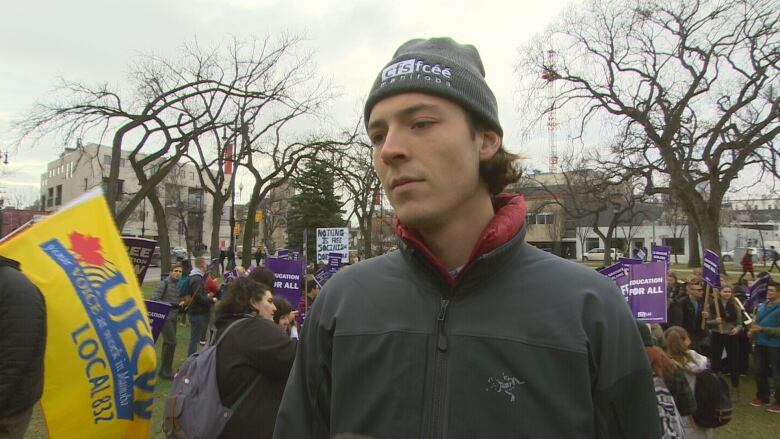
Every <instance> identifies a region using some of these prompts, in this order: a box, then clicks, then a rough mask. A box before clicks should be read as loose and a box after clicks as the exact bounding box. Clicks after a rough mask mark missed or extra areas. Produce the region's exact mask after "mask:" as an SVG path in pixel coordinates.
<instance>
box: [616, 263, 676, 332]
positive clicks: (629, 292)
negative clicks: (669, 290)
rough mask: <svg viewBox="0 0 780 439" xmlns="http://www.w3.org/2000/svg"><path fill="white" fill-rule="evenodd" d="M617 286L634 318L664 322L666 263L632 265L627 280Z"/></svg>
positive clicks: (651, 321)
mask: <svg viewBox="0 0 780 439" xmlns="http://www.w3.org/2000/svg"><path fill="white" fill-rule="evenodd" d="M618 286H620V291H621V292H622V293H623V297H625V298H626V301H627V302H628V306H629V307H630V308H631V312H632V313H633V314H634V318H635V319H637V320H640V321H643V322H646V323H665V322H666V309H667V308H666V263H664V262H661V261H658V262H649V263H647V264H636V265H632V266H631V267H630V269H629V273H628V282H626V283H624V284H623V285H620V284H619V285H618Z"/></svg>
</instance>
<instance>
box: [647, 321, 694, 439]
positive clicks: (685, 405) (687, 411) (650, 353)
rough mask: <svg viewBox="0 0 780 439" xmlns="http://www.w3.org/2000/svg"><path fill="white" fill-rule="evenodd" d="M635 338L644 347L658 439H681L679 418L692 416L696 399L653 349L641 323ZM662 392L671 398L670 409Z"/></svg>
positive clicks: (660, 352)
mask: <svg viewBox="0 0 780 439" xmlns="http://www.w3.org/2000/svg"><path fill="white" fill-rule="evenodd" d="M637 327H638V328H639V335H640V336H641V337H642V343H643V344H644V345H645V353H646V354H647V360H648V361H649V362H650V368H651V369H652V371H653V380H654V382H655V392H656V398H657V400H658V404H659V413H660V414H661V430H662V434H663V435H662V437H683V436H682V434H683V433H682V430H683V424H682V419H681V417H682V416H689V415H692V414H693V413H694V412H695V411H696V399H695V398H694V397H693V393H692V392H691V389H690V387H688V381H687V380H686V379H685V373H684V372H683V370H682V369H681V368H679V367H677V365H676V364H675V363H674V360H672V359H671V357H669V355H668V354H667V353H666V352H665V351H664V350H663V349H661V348H660V347H658V346H655V345H654V341H653V340H652V337H651V335H650V330H649V329H648V328H647V325H645V324H644V323H642V322H637ZM666 392H668V393H669V395H671V397H672V401H671V407H670V406H669V405H668V403H669V401H665V398H664V395H665V394H666Z"/></svg>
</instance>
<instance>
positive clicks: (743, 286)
mask: <svg viewBox="0 0 780 439" xmlns="http://www.w3.org/2000/svg"><path fill="white" fill-rule="evenodd" d="M747 282H748V281H747V279H743V280H742V282H738V283H734V284H733V285H732V291H733V296H734V300H739V302H740V303H742V304H743V305H744V304H745V302H746V301H747ZM721 285H726V283H725V282H722V283H721ZM737 341H738V344H739V375H740V376H746V375H747V373H748V369H749V366H750V356H751V354H752V353H753V343H751V342H750V338H748V332H747V331H745V330H743V331H740V333H739V334H738V335H737Z"/></svg>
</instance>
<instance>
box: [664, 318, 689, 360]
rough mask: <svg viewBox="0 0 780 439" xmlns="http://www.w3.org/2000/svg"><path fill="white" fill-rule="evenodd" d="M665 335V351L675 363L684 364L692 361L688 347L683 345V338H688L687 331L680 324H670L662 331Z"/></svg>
mask: <svg viewBox="0 0 780 439" xmlns="http://www.w3.org/2000/svg"><path fill="white" fill-rule="evenodd" d="M664 336H665V337H666V352H667V353H668V354H669V356H670V357H672V359H673V360H674V361H676V362H677V363H679V364H681V365H685V364H687V363H688V362H691V361H693V358H692V357H691V354H689V353H688V348H686V347H685V339H688V340H690V339H691V338H690V337H689V336H688V331H686V330H685V328H682V327H680V326H672V327H670V328H668V329H667V330H666V331H664Z"/></svg>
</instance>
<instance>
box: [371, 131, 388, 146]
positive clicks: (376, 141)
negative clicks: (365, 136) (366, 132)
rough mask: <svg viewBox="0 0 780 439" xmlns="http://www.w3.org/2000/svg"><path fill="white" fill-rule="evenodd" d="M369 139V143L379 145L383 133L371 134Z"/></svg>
mask: <svg viewBox="0 0 780 439" xmlns="http://www.w3.org/2000/svg"><path fill="white" fill-rule="evenodd" d="M370 139H371V144H372V145H374V146H378V145H381V144H382V141H384V140H385V135H384V133H377V134H372V135H371V137H370Z"/></svg>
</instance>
